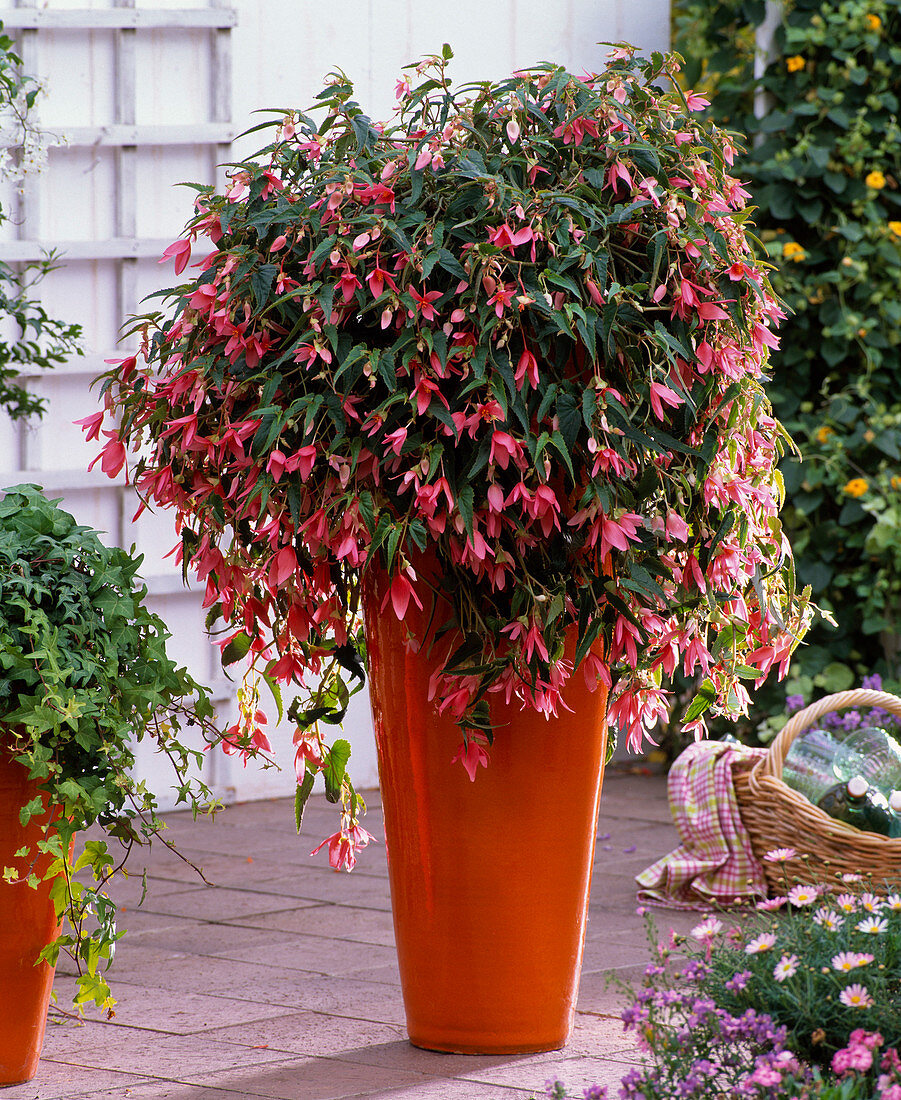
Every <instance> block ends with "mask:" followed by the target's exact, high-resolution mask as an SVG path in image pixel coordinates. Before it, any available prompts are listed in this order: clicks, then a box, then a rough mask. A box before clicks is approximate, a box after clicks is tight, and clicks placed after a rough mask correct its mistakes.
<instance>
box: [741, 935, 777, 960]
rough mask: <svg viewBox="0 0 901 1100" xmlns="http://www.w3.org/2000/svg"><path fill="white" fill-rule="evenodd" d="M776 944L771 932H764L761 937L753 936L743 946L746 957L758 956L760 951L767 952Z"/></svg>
mask: <svg viewBox="0 0 901 1100" xmlns="http://www.w3.org/2000/svg"><path fill="white" fill-rule="evenodd" d="M775 942H776V937H775V935H774V934H773V933H772V932H764V933H763V935H761V936H755V937H754V939H753V940H751V942H750V943H748V944H746V945H745V954H746V955H759V954H760V953H761V951H769V950H770V948H771V947H772V946H773V944H774V943H775Z"/></svg>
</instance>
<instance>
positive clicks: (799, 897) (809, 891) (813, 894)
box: [788, 886, 820, 908]
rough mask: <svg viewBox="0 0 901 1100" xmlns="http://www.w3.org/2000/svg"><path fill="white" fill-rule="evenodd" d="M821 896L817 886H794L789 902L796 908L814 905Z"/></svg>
mask: <svg viewBox="0 0 901 1100" xmlns="http://www.w3.org/2000/svg"><path fill="white" fill-rule="evenodd" d="M819 895H820V891H819V890H818V889H817V887H816V886H793V887H792V888H791V889H790V890H789V892H788V900H789V901H790V902H791V904H792V905H794V906H795V907H796V908H801V907H802V906H805V905H813V903H814V902H815V901H816V900H817V898H818V897H819Z"/></svg>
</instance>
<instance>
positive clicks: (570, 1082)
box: [459, 1056, 631, 1097]
mask: <svg viewBox="0 0 901 1100" xmlns="http://www.w3.org/2000/svg"><path fill="white" fill-rule="evenodd" d="M630 1068H631V1066H630V1064H629V1063H627V1062H621V1063H620V1062H618V1061H616V1060H615V1059H612V1058H610V1057H609V1056H608V1057H605V1058H597V1057H595V1058H584V1057H575V1058H572V1057H569V1056H563V1057H557V1058H554V1059H553V1060H552V1061H546V1062H539V1061H530V1062H520V1063H518V1064H516V1065H505V1066H495V1067H493V1068H492V1069H486V1070H478V1071H475V1072H472V1073H463V1074H460V1075H459V1079H460V1080H463V1081H479V1082H483V1083H485V1084H489V1085H508V1086H513V1087H514V1088H520V1089H525V1090H527V1091H528V1090H531V1092H533V1093H534V1094H535V1095H536V1096H541V1097H543V1096H544V1090H545V1082H547V1081H554V1080H560V1081H563V1083H564V1084H565V1085H566V1086H567V1088H568V1089H569V1091H570V1092H571V1093H572V1094H573V1095H574V1096H581V1095H582V1092H583V1090H584V1089H587V1088H589V1087H590V1086H591V1085H594V1084H598V1083H599V1082H600V1077H601V1075H602V1074H604V1075H608V1074H609V1075H611V1076H612V1077H613V1078H614V1080H615V1082H616V1084H617V1085H618V1084H619V1081H620V1079H621V1078H622V1077H623V1075H624V1074H626V1073H627V1072H628V1071H629V1069H630ZM611 1070H612V1074H611ZM608 1080H609V1077H608ZM614 1095H615V1091H614Z"/></svg>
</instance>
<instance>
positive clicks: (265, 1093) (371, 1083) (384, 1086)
mask: <svg viewBox="0 0 901 1100" xmlns="http://www.w3.org/2000/svg"><path fill="white" fill-rule="evenodd" d="M184 1080H185V1082H186V1083H189V1084H192V1085H203V1086H204V1087H205V1088H206V1089H222V1090H231V1095H232V1096H234V1094H235V1093H237V1094H238V1095H239V1096H247V1097H258V1096H259V1097H266V1098H267V1100H270V1098H271V1100H344V1098H345V1097H348V1098H349V1097H355V1096H372V1095H388V1096H391V1095H395V1094H396V1093H397V1091H399V1090H401V1089H403V1088H405V1087H411V1086H412V1087H422V1086H423V1085H425V1084H427V1079H424V1078H423V1077H422V1076H421V1075H420V1074H415V1073H409V1072H406V1071H403V1070H400V1069H397V1068H395V1067H388V1068H381V1067H376V1066H360V1065H356V1064H354V1063H352V1062H344V1061H340V1060H338V1059H336V1058H293V1059H291V1060H289V1061H284V1060H283V1061H281V1062H278V1063H273V1064H270V1065H266V1066H254V1067H252V1068H248V1067H241V1068H239V1069H235V1070H233V1071H229V1072H221V1073H216V1074H204V1075H203V1076H202V1077H201V1076H197V1075H193V1074H191V1075H190V1076H189V1075H187V1074H186V1075H185V1077H184ZM188 1095H189V1096H192V1097H193V1096H194V1095H195V1094H190V1093H189V1094H188ZM211 1095H215V1093H211ZM196 1097H197V1100H207V1096H206V1093H205V1092H198V1093H196Z"/></svg>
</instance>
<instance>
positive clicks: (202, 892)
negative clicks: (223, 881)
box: [123, 886, 297, 927]
mask: <svg viewBox="0 0 901 1100" xmlns="http://www.w3.org/2000/svg"><path fill="white" fill-rule="evenodd" d="M296 903H297V899H296V898H293V897H289V896H287V895H283V894H276V893H271V894H270V893H266V894H263V893H258V892H257V891H251V890H241V889H238V888H234V887H229V886H203V887H201V888H200V889H199V890H183V891H180V892H179V893H176V894H167V895H165V896H164V897H155V898H148V899H147V900H146V901H145V902H144V904H143V905H142V906H141V908H140V909H135V910H132V912H133V913H141V914H153V915H161V916H170V917H185V918H189V919H191V920H214V921H216V922H217V923H218V922H219V921H222V920H235V919H236V918H240V917H246V916H256V915H257V914H259V913H275V912H279V911H281V910H285V909H294V908H295V907H296ZM128 920H129V914H128V913H126V915H125V918H124V920H123V924H124V925H125V926H126V927H128Z"/></svg>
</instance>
